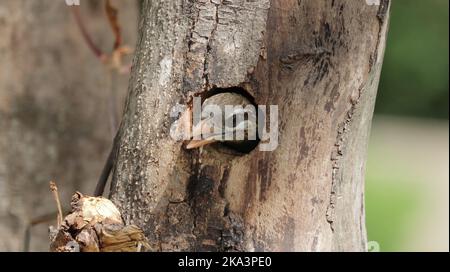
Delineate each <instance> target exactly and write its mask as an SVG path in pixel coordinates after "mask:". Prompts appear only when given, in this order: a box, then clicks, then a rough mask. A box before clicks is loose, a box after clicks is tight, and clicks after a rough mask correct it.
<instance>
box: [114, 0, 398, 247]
mask: <svg viewBox="0 0 450 272" xmlns="http://www.w3.org/2000/svg"><path fill="white" fill-rule="evenodd" d="M371 2H374V3H373V4H371ZM377 2H378V3H377ZM388 11H389V1H388V0H382V1H346V0H333V1H331V0H330V1H325V0H321V1H317V0H305V1H290V0H283V1H274V0H272V1H269V0H254V1H244V0H193V1H185V0H174V1H162V0H152V1H145V3H144V5H143V10H142V21H141V24H140V31H139V41H138V44H137V51H136V56H135V59H134V63H133V71H132V78H131V81H130V86H129V94H128V98H127V103H126V109H125V113H124V117H123V120H122V123H121V126H120V131H119V134H118V144H119V146H118V148H117V151H116V154H117V160H116V163H115V167H114V172H113V183H112V189H111V198H112V200H113V201H114V202H115V203H116V204H117V205H118V206H119V207H120V209H121V210H122V212H123V214H124V216H125V220H126V221H127V222H129V223H134V224H138V225H140V226H141V227H143V229H144V230H145V232H146V235H147V236H148V238H149V240H150V242H151V244H152V249H153V250H161V251H365V250H367V243H366V239H367V238H366V230H365V218H364V171H365V157H366V149H367V148H366V146H367V142H368V136H369V130H370V124H371V119H372V114H373V107H374V103H375V96H376V90H377V86H378V81H379V76H380V70H381V65H382V59H383V51H384V47H385V40H386V31H387V25H388ZM213 87H218V88H229V87H241V88H244V89H245V91H246V92H248V93H249V94H250V95H251V96H253V98H254V99H255V102H256V104H258V105H278V107H279V109H278V111H279V113H278V115H279V118H278V130H279V138H278V143H279V144H278V147H277V148H276V149H275V150H273V151H271V152H264V151H260V150H259V149H258V148H256V149H255V150H253V151H252V152H250V153H249V154H245V155H237V154H235V153H232V152H228V150H226V149H225V148H222V147H220V146H219V145H212V146H208V147H205V148H203V149H201V150H194V151H192V150H186V149H185V148H184V147H183V145H182V143H180V142H176V141H174V140H172V139H171V137H170V136H169V128H170V126H171V124H172V121H173V120H172V118H171V117H170V114H169V113H170V110H171V108H172V107H173V106H174V105H175V104H176V103H180V104H187V103H189V101H190V100H191V99H192V96H193V95H195V94H202V93H204V92H207V91H209V90H210V89H211V88H213Z"/></svg>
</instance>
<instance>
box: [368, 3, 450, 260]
mask: <svg viewBox="0 0 450 272" xmlns="http://www.w3.org/2000/svg"><path fill="white" fill-rule="evenodd" d="M448 15H449V1H448V0H428V1H423V0H394V1H392V6H391V21H390V30H389V36H388V42H387V48H386V53H385V59H384V66H383V72H382V75H381V81H380V88H379V90H378V97H377V104H376V109H375V116H374V123H373V127H372V134H371V140H370V144H369V158H368V162H367V174H366V218H367V231H368V238H369V240H371V241H376V242H378V243H379V246H380V250H381V251H448V250H449V236H448V233H449V223H448V222H449V219H448V218H449V216H448V215H449V197H448V195H449V194H448V192H449V186H448V184H449V166H448V163H449V153H448V148H449V146H448V142H449V134H448V117H449V104H448V103H449V102H448V101H449V100H448V99H449V88H448V73H449V66H448V58H449V55H448V53H449V49H448V43H449V38H448V31H449V23H448V22H449V21H448V20H449V17H448Z"/></svg>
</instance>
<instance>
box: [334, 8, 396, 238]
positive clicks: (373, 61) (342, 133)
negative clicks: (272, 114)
mask: <svg viewBox="0 0 450 272" xmlns="http://www.w3.org/2000/svg"><path fill="white" fill-rule="evenodd" d="M389 5H390V1H389V0H382V2H381V3H380V7H379V9H378V12H377V15H376V16H377V18H378V23H379V30H378V35H377V41H376V46H375V50H374V52H373V54H371V55H370V59H369V72H368V74H367V77H366V78H365V79H364V80H363V83H362V85H361V86H360V87H359V88H358V93H357V97H356V98H355V97H352V98H351V100H350V103H351V107H350V109H349V110H348V111H347V113H346V117H345V120H344V121H343V122H342V123H340V124H339V125H338V132H337V137H336V142H335V147H336V148H335V150H334V151H333V153H332V154H331V160H332V181H331V192H330V200H329V204H328V207H327V211H326V220H327V222H328V223H329V224H330V228H331V231H332V232H334V221H335V212H334V209H335V206H336V203H337V198H338V196H337V186H338V182H339V181H341V180H342V176H341V177H339V175H342V173H341V171H340V167H339V166H340V164H341V163H340V159H341V158H342V157H343V156H344V148H345V144H346V140H347V137H346V136H347V133H348V131H349V126H350V124H351V123H352V121H353V115H354V113H355V111H356V107H357V105H358V103H359V102H360V98H361V96H362V92H363V90H364V88H365V84H366V81H367V80H368V79H369V78H370V77H371V76H370V75H371V74H372V73H373V68H374V66H376V65H377V59H378V53H379V49H380V41H381V39H382V38H383V36H382V35H383V33H382V32H383V28H384V24H385V18H386V15H387V12H388V11H389Z"/></svg>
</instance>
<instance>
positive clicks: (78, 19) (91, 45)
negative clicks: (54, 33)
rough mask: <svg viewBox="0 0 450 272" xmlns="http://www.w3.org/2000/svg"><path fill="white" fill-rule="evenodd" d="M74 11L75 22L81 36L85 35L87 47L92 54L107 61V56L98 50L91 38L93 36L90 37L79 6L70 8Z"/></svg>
mask: <svg viewBox="0 0 450 272" xmlns="http://www.w3.org/2000/svg"><path fill="white" fill-rule="evenodd" d="M70 9H71V11H72V14H73V16H74V17H75V21H76V23H77V26H78V28H79V29H80V31H81V34H82V35H83V38H84V40H85V41H86V43H87V45H88V46H89V48H90V49H91V50H92V52H93V53H94V55H95V56H96V57H97V58H99V59H100V60H102V61H104V60H105V59H106V57H107V56H106V54H105V53H103V52H102V50H100V48H98V47H97V46H96V45H95V43H94V41H93V40H92V38H91V35H89V32H88V31H87V29H86V27H85V25H84V23H83V20H82V19H81V15H80V10H79V8H78V7H77V6H73V7H71V8H70Z"/></svg>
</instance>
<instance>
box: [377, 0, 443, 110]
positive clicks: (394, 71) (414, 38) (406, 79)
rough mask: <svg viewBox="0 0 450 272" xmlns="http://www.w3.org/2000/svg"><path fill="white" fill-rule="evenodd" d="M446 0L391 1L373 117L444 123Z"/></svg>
mask: <svg viewBox="0 0 450 272" xmlns="http://www.w3.org/2000/svg"><path fill="white" fill-rule="evenodd" d="M448 11H449V1H448V0H427V1H423V0H415V1H411V0H394V1H392V10H391V21H390V28H389V37H388V42H387V48H386V53H385V58H384V65H383V71H382V76H381V81H380V88H379V91H378V98H377V105H376V113H383V114H394V115H408V116H417V117H433V118H445V119H448V115H449V112H448V109H449V107H448V98H449V88H448V73H449V69H448V58H449V55H448V52H449V51H448V31H449V25H448V20H449V17H448Z"/></svg>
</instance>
